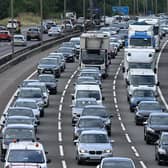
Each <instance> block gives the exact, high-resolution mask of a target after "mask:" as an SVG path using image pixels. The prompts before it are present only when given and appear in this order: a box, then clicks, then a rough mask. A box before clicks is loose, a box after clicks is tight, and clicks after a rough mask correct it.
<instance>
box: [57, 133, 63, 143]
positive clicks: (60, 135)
mask: <svg viewBox="0 0 168 168" xmlns="http://www.w3.org/2000/svg"><path fill="white" fill-rule="evenodd" d="M58 141H59V142H62V132H58Z"/></svg>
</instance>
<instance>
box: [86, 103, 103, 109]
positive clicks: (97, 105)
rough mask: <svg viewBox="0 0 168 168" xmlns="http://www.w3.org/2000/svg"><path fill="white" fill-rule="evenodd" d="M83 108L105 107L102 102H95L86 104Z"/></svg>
mask: <svg viewBox="0 0 168 168" xmlns="http://www.w3.org/2000/svg"><path fill="white" fill-rule="evenodd" d="M84 108H106V107H105V106H104V105H102V104H95V105H86V106H85V107H84Z"/></svg>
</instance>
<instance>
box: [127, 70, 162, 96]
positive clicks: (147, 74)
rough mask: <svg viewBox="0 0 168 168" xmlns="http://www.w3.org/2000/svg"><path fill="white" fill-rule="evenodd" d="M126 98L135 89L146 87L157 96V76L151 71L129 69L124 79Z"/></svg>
mask: <svg viewBox="0 0 168 168" xmlns="http://www.w3.org/2000/svg"><path fill="white" fill-rule="evenodd" d="M126 83H127V91H128V98H129V96H130V95H132V93H133V91H134V90H135V89H138V88H141V87H144V86H145V87H148V88H149V89H152V90H153V91H154V92H155V93H156V95H157V86H158V85H159V82H158V79H157V75H156V74H155V73H154V72H153V70H152V69H139V68H137V69H134V68H132V69H130V70H129V71H128V75H127V78H126Z"/></svg>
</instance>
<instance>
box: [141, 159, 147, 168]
mask: <svg viewBox="0 0 168 168" xmlns="http://www.w3.org/2000/svg"><path fill="white" fill-rule="evenodd" d="M139 163H140V164H141V166H142V168H147V166H146V165H145V163H144V162H143V161H142V160H141V161H139Z"/></svg>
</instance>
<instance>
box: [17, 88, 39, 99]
mask: <svg viewBox="0 0 168 168" xmlns="http://www.w3.org/2000/svg"><path fill="white" fill-rule="evenodd" d="M19 97H21V98H42V92H41V90H40V89H39V90H31V89H30V90H21V91H20V93H19Z"/></svg>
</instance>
